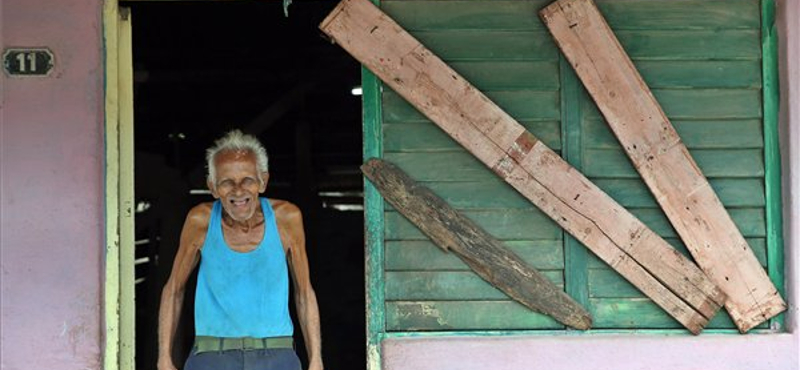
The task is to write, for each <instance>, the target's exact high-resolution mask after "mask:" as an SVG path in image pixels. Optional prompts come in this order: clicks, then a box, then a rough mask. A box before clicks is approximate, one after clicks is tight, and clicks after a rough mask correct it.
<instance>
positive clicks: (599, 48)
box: [540, 0, 786, 332]
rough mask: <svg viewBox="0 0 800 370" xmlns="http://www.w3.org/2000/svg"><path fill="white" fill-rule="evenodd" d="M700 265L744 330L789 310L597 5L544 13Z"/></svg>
mask: <svg viewBox="0 0 800 370" xmlns="http://www.w3.org/2000/svg"><path fill="white" fill-rule="evenodd" d="M540 15H541V18H542V19H543V20H544V23H545V24H546V25H547V27H548V28H549V30H550V32H551V33H552V34H553V37H554V38H555V40H556V43H557V44H558V46H559V48H561V50H562V51H563V53H564V55H566V57H567V59H568V60H569V61H570V63H571V64H572V66H573V67H574V68H575V71H576V73H577V75H578V77H580V79H581V81H583V84H584V86H586V89H587V90H588V91H589V94H590V95H591V96H592V98H593V99H594V101H595V102H596V103H597V106H598V108H599V109H600V111H601V112H602V114H603V116H604V117H605V119H606V122H608V125H609V126H610V127H611V129H612V130H613V131H614V133H615V135H616V136H617V139H618V140H619V142H620V143H621V144H622V147H623V148H624V149H625V152H627V154H628V157H630V159H631V161H632V162H633V164H634V166H635V167H636V169H637V170H638V171H639V173H640V174H641V176H642V178H643V179H644V181H645V183H646V184H647V186H648V187H649V188H650V191H651V192H652V193H653V195H654V196H655V199H656V200H657V201H658V203H659V205H660V206H661V208H662V209H663V210H664V212H665V213H666V215H667V217H668V218H669V220H670V221H671V223H672V226H673V227H675V230H676V231H677V232H678V234H679V235H680V236H681V238H682V239H683V241H684V243H685V244H686V247H687V248H688V249H689V251H690V252H691V253H692V256H694V258H695V260H696V261H697V263H698V264H699V265H700V267H701V268H702V269H703V271H705V272H706V274H707V275H708V276H709V277H710V278H711V279H712V280H713V281H714V283H715V284H716V285H717V286H719V287H720V288H721V289H722V290H723V291H724V292H725V293H726V294H727V296H728V300H727V302H726V303H725V308H726V309H727V310H728V313H730V315H731V318H732V319H733V321H734V323H735V324H736V326H737V327H738V328H739V330H740V331H741V332H746V331H748V330H749V329H751V328H753V327H755V326H756V325H758V324H760V323H762V322H764V321H766V320H768V319H769V318H771V317H773V316H775V315H777V314H779V313H780V312H782V311H784V310H785V309H786V303H785V302H784V301H783V299H782V298H781V296H780V295H779V294H778V291H777V290H776V288H775V286H774V285H773V284H772V282H771V281H770V279H769V277H768V276H767V274H766V272H765V271H764V269H763V268H762V267H761V264H760V263H759V262H758V260H757V259H756V256H755V254H754V253H753V251H752V250H751V249H750V247H749V246H748V244H747V242H746V241H745V239H744V237H743V236H742V233H741V232H739V230H738V228H737V227H736V225H735V224H734V222H733V220H732V219H731V217H730V215H729V214H728V212H727V211H726V210H725V208H724V207H723V205H722V202H720V200H719V198H718V197H717V195H716V193H715V192H714V190H713V189H712V188H711V185H710V184H709V183H708V180H707V179H706V178H705V176H703V174H702V173H701V171H700V169H699V167H698V166H697V164H696V163H695V161H694V159H693V158H692V156H691V155H690V154H689V150H688V149H687V148H686V145H684V144H683V142H682V141H681V139H680V137H679V136H678V134H677V132H676V131H675V129H674V128H673V126H672V124H671V123H670V121H669V119H668V118H667V116H666V114H665V113H664V111H663V110H662V109H661V106H660V105H659V104H658V102H657V101H656V99H655V97H654V96H653V94H652V92H651V91H650V89H649V88H648V87H647V84H645V82H644V80H643V79H642V77H641V75H639V73H638V71H637V70H636V68H635V67H634V65H633V62H632V61H631V59H630V58H629V57H628V55H627V54H626V53H625V51H624V49H623V48H622V45H620V43H619V41H618V40H617V38H616V37H615V35H614V33H613V32H612V30H611V28H610V27H609V26H608V23H606V21H605V18H603V15H602V14H601V13H600V11H599V10H598V9H597V7H596V6H595V4H594V2H592V0H558V1H556V2H554V3H552V4H550V5H549V6H547V7H546V8H544V9H542V10H541V12H540Z"/></svg>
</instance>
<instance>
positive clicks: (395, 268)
mask: <svg viewBox="0 0 800 370" xmlns="http://www.w3.org/2000/svg"><path fill="white" fill-rule="evenodd" d="M550 2H551V1H550V0H531V1H496V0H493V1H489V0H472V1H467V0H448V1H444V0H436V1H434V0H411V1H410V0H402V1H401V0H382V1H381V4H380V5H381V6H382V8H383V9H384V10H385V11H386V12H387V13H388V14H389V15H390V16H392V17H393V18H394V19H395V20H397V22H398V23H399V24H400V25H402V26H403V27H404V28H406V29H407V30H408V31H409V32H410V33H411V34H412V35H414V36H415V37H417V38H419V39H420V41H422V43H423V44H425V45H426V46H427V47H428V48H430V49H431V50H432V51H433V52H434V53H436V54H437V55H439V56H440V57H441V58H442V59H443V60H444V61H445V62H447V63H448V64H450V65H451V66H452V67H453V68H454V69H456V70H457V71H459V72H460V73H461V74H462V75H464V77H465V78H466V79H467V80H469V81H470V82H472V83H473V84H474V85H475V86H476V87H478V88H479V89H480V90H481V91H483V92H485V93H486V94H487V95H488V96H489V97H490V98H491V99H493V100H494V101H495V102H497V103H498V105H500V106H501V107H502V108H504V109H506V111H508V112H509V113H510V114H511V115H512V116H514V117H515V118H516V119H517V120H518V121H520V123H522V124H523V125H524V126H526V127H527V128H528V129H529V130H530V131H531V132H532V133H533V134H534V135H536V136H537V137H539V138H541V139H542V140H543V141H544V142H545V143H546V144H547V145H548V146H550V147H551V148H552V149H554V150H556V151H560V153H561V155H562V156H563V157H564V158H565V159H566V160H567V161H568V162H570V163H571V164H572V165H573V166H574V167H576V168H577V169H579V170H581V171H582V172H583V173H584V174H585V175H587V177H589V178H590V179H591V180H592V181H594V182H595V183H596V184H597V185H598V186H600V187H601V188H603V189H604V190H605V191H606V192H608V193H609V195H611V196H612V197H613V198H615V199H617V201H619V202H620V203H621V204H622V205H623V206H625V207H626V208H628V209H630V210H631V211H632V212H633V213H634V214H636V215H637V216H638V217H639V218H640V219H641V220H642V221H644V222H645V223H646V224H648V226H650V227H651V228H652V229H654V230H655V231H656V232H658V233H659V234H661V235H662V236H663V237H665V239H667V241H669V242H670V243H671V244H672V245H673V246H675V247H676V248H678V249H679V250H683V251H685V247H683V246H682V243H681V242H680V240H679V238H677V236H676V235H675V233H674V230H672V228H671V226H670V225H669V222H668V221H667V220H666V218H665V217H664V215H663V213H662V212H661V211H660V209H659V208H658V206H657V205H656V203H655V201H654V200H653V198H652V195H651V194H650V193H649V191H648V190H647V188H646V187H645V186H644V184H643V182H642V181H641V178H640V177H639V176H638V173H636V172H635V170H633V167H632V166H631V165H630V162H629V161H628V159H627V157H626V156H625V155H624V152H623V151H622V149H621V148H620V146H619V143H617V141H616V139H615V138H614V137H613V134H612V133H611V132H610V130H609V129H608V127H607V125H606V124H605V122H604V121H603V119H602V117H601V116H600V115H599V113H598V112H597V109H596V107H595V106H594V103H593V102H592V101H591V99H590V98H589V97H588V95H587V94H586V93H585V91H584V90H583V87H582V85H581V82H580V81H579V80H578V79H577V77H576V76H575V74H574V72H573V71H572V69H571V67H570V66H569V64H568V63H567V62H566V61H565V60H564V58H563V55H562V54H561V53H560V52H559V51H558V49H557V48H556V46H555V45H554V43H553V41H552V37H551V36H550V35H549V33H547V30H546V29H544V27H543V25H542V24H541V22H540V21H539V19H538V18H537V16H536V14H537V11H538V9H540V8H541V7H543V6H544V5H546V4H548V3H550ZM597 3H598V6H599V7H600V10H601V12H603V13H604V15H605V16H606V19H607V20H608V22H609V24H610V25H611V27H612V29H614V31H615V33H616V34H617V37H618V38H619V39H620V42H621V43H622V44H623V46H624V47H625V49H626V51H627V52H628V53H629V55H630V56H631V58H632V59H633V61H634V64H635V65H636V66H637V69H639V71H640V73H641V74H642V76H643V77H644V79H645V81H646V82H647V83H648V85H649V86H650V87H651V89H652V91H653V93H654V95H655V96H656V98H657V99H658V100H659V102H660V103H661V104H662V107H663V108H664V110H665V112H666V113H667V115H668V116H669V117H670V119H671V120H672V122H673V124H674V125H675V127H676V129H677V131H678V133H679V134H681V137H682V139H683V140H684V142H685V143H686V144H687V146H688V147H689V149H690V151H691V152H692V154H693V156H694V158H695V159H696V160H697V162H698V163H699V165H700V167H701V169H702V170H703V171H704V173H705V174H706V175H707V177H709V179H710V182H711V184H712V186H713V187H714V188H715V190H716V191H717V193H718V195H719V196H720V198H721V200H722V202H723V203H724V204H725V206H726V208H728V210H729V212H730V213H731V215H732V217H733V218H734V221H735V222H736V223H737V225H738V226H739V228H740V230H741V231H742V233H743V234H744V235H745V237H746V238H747V239H748V242H749V243H750V244H751V247H752V248H753V249H754V251H755V252H756V255H757V256H758V258H759V260H760V261H761V262H762V264H763V265H764V266H765V267H766V268H767V271H768V274H769V276H770V278H771V279H772V281H773V282H774V283H775V285H776V286H777V287H778V290H779V291H780V292H781V294H783V293H784V287H783V240H782V237H781V231H782V224H781V222H782V221H781V208H782V206H781V198H780V195H781V191H780V157H779V148H778V132H777V124H778V122H777V112H778V106H777V104H778V86H777V81H778V79H777V74H778V67H777V40H776V31H775V23H774V8H775V6H774V2H773V0H738V1H720V0H682V1H664V0H657V1H619V0H597ZM362 86H363V92H364V95H363V99H364V112H363V113H364V158H365V159H367V158H371V157H379V158H385V159H387V160H389V161H392V162H395V163H397V164H399V165H400V167H401V168H403V169H405V170H406V171H407V172H409V173H410V174H411V176H412V177H414V178H416V179H417V180H418V181H421V182H423V183H424V184H426V185H428V186H429V187H431V188H432V189H433V190H434V191H435V192H436V193H438V194H439V195H440V196H442V197H443V198H445V199H446V200H447V201H448V202H449V203H450V204H451V205H453V206H454V207H456V208H458V209H461V210H462V211H464V213H465V214H466V215H467V216H468V217H471V218H473V219H474V220H475V221H476V222H477V223H479V224H481V225H482V226H484V228H485V229H486V230H487V231H488V232H489V233H491V234H493V235H495V236H496V237H498V238H500V239H502V240H504V241H505V242H506V244H507V245H508V246H509V248H511V249H513V250H515V251H516V252H517V253H519V254H520V255H521V256H522V257H523V258H524V259H526V260H527V261H529V263H530V264H531V265H532V266H534V267H537V268H539V269H540V270H542V271H543V272H545V274H547V275H548V276H550V277H551V278H552V279H553V280H554V282H556V283H557V284H559V285H561V286H563V287H564V289H565V291H566V292H567V293H569V294H570V295H571V296H572V297H573V298H574V299H576V300H577V301H578V302H579V303H581V304H583V305H584V306H585V307H587V308H588V309H589V310H590V312H592V314H593V316H594V318H595V328H597V329H592V330H591V331H589V333H591V332H609V331H614V332H616V331H623V332H632V330H635V331H636V332H648V333H665V334H671V333H675V334H680V333H686V331H685V330H683V329H682V328H681V326H680V324H678V323H677V322H676V321H674V320H673V319H672V318H670V317H669V316H668V315H666V314H665V313H663V312H662V311H661V310H660V309H659V308H658V307H656V306H655V305H654V304H652V302H649V300H648V299H646V297H644V296H643V295H641V293H639V292H638V291H636V289H635V288H633V287H632V286H631V285H630V284H629V283H627V282H626V281H624V279H622V278H621V277H619V276H618V275H617V274H616V273H615V272H614V271H613V270H610V269H608V268H607V267H604V265H603V263H602V262H600V261H599V260H597V259H596V257H594V256H592V255H591V253H589V251H587V249H586V248H585V247H583V246H582V245H580V243H579V242H577V241H576V240H574V239H573V238H571V237H570V236H569V235H568V234H566V233H564V232H563V230H561V229H560V228H558V226H557V225H555V223H553V222H552V221H550V220H549V219H548V218H547V217H546V216H544V215H543V214H542V213H541V212H539V211H538V210H537V209H536V207H535V206H533V205H532V204H530V202H528V201H527V200H525V199H524V198H522V197H521V196H519V195H517V194H516V193H515V192H514V190H513V189H511V188H510V187H509V186H507V185H506V184H504V183H502V181H501V180H499V178H496V176H494V174H493V173H492V172H491V171H490V170H489V169H488V168H485V167H484V166H483V165H482V164H480V163H479V162H477V160H474V159H473V158H472V157H471V156H470V155H469V153H467V152H466V151H464V150H463V149H462V148H460V147H459V146H458V145H457V144H456V143H455V142H454V141H452V140H451V139H449V138H447V137H446V135H445V134H444V133H442V132H441V130H439V129H438V128H437V127H435V125H433V124H432V123H430V122H428V121H427V120H426V118H425V117H424V116H422V115H421V114H420V113H418V112H416V111H415V110H414V109H413V108H412V107H411V106H410V105H408V104H407V103H405V102H404V101H403V100H402V98H400V97H398V96H397V95H396V94H394V93H393V92H392V91H391V90H390V89H389V88H388V87H386V88H384V87H383V86H382V85H381V83H380V81H378V80H377V79H376V78H375V76H374V75H372V74H371V73H370V72H369V71H367V70H363V72H362ZM455 167H458V168H460V169H459V170H454V169H453V168H455ZM364 186H365V192H364V196H365V220H366V257H367V260H366V261H367V262H366V264H367V266H366V268H367V270H366V274H367V294H368V297H367V321H368V323H367V325H368V344H369V351H370V358H371V359H374V358H376V357H375V356H374V353H377V352H378V351H379V350H380V349H379V345H378V344H379V343H380V340H382V339H383V338H387V337H401V336H428V335H435V336H442V335H504V334H512V333H513V334H522V333H533V334H536V333H542V334H549V333H563V332H564V331H566V330H567V329H564V328H563V326H561V325H560V324H558V323H557V322H555V321H553V320H552V319H549V318H547V317H545V316H543V315H539V314H536V313H532V312H530V311H527V310H526V309H524V308H523V307H522V306H520V305H517V304H516V303H513V302H510V301H508V299H507V298H504V297H503V296H502V293H499V292H497V291H494V290H493V288H491V287H489V286H488V285H487V284H486V283H485V282H483V281H481V280H480V279H479V278H477V277H475V276H474V275H472V274H471V273H470V272H469V270H467V269H465V268H463V266H461V265H460V264H459V262H458V261H457V259H456V258H455V257H453V256H448V255H445V254H444V253H442V252H441V251H439V250H438V249H436V248H435V247H433V246H432V245H431V244H430V243H429V242H427V241H426V238H424V236H421V234H420V233H418V232H416V231H415V230H414V227H413V226H412V225H411V224H410V223H408V222H407V221H405V220H403V219H402V216H400V215H398V214H397V213H396V212H394V211H393V210H392V209H391V207H390V206H388V205H386V204H385V203H384V202H383V200H382V198H381V197H380V194H379V193H378V192H377V191H376V190H375V188H374V187H372V185H371V184H370V183H369V182H368V181H365V183H364ZM782 328H783V315H779V316H778V317H776V318H773V319H772V320H770V321H769V322H768V323H765V324H763V325H761V326H759V327H758V328H757V329H755V331H762V332H774V331H782V330H783V329H782ZM706 331H707V332H708V331H711V332H719V333H735V332H736V330H735V327H734V326H733V324H732V322H731V321H730V318H729V317H728V316H727V313H725V312H722V311H721V312H720V313H719V314H718V315H717V316H716V317H715V318H714V320H712V322H711V323H710V324H709V326H708V327H707V330H706ZM373 352H374V353H373Z"/></svg>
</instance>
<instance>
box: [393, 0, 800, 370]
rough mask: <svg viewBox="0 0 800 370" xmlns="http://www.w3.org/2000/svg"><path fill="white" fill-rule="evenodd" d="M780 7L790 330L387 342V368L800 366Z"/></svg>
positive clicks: (796, 194) (799, 262)
mask: <svg viewBox="0 0 800 370" xmlns="http://www.w3.org/2000/svg"><path fill="white" fill-rule="evenodd" d="M777 4H778V14H777V17H778V30H779V34H780V48H781V49H780V58H781V99H782V101H781V110H782V111H781V125H782V126H781V134H782V135H781V140H782V141H781V145H782V154H783V155H782V158H783V176H784V181H783V189H784V197H783V199H784V207H785V212H784V226H785V230H786V232H785V242H786V255H785V261H786V267H787V274H786V288H787V289H786V290H787V294H786V296H787V297H786V298H787V299H788V301H789V304H790V308H789V312H788V314H787V318H788V319H787V328H788V330H789V333H785V334H769V335H756V334H748V335H711V334H703V335H701V336H699V337H690V336H654V335H630V334H628V335H580V336H577V335H575V336H571V335H562V336H519V337H485V338H452V337H451V338H427V339H422V338H403V339H389V340H385V341H384V342H383V346H382V350H383V369H384V370H399V369H408V370H428V369H430V370H434V369H435V370H441V369H459V370H479V369H480V370H484V369H485V370H494V369H525V370H537V369H542V370H544V369H546V370H567V369H570V370H586V369H613V370H651V369H652V370H671V369H674V370H679V369H680V370H695V369H697V370H700V369H702V370H712V369H713V370H761V369H763V370H796V369H800V359H799V358H798V352H800V333H799V332H800V326H798V317H800V314H799V313H798V306H797V302H798V299H800V271H798V270H800V1H797V0H777Z"/></svg>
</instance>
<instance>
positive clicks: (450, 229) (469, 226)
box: [361, 159, 592, 330]
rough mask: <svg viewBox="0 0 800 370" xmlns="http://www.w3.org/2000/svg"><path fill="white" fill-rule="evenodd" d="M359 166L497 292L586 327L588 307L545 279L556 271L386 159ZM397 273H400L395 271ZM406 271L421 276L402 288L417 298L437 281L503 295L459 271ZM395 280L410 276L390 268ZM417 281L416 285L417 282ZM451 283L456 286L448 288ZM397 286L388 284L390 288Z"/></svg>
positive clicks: (466, 290) (403, 210) (476, 293)
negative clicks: (536, 264)
mask: <svg viewBox="0 0 800 370" xmlns="http://www.w3.org/2000/svg"><path fill="white" fill-rule="evenodd" d="M361 171H362V172H363V173H364V175H365V176H366V177H367V178H368V179H369V180H370V181H371V182H372V183H373V184H374V185H375V187H376V188H377V189H378V190H379V191H380V193H381V195H383V197H384V198H385V199H386V200H387V201H389V203H391V204H392V205H393V206H394V207H395V208H396V209H397V210H398V211H400V212H401V213H402V214H403V216H405V217H406V218H408V219H409V220H410V221H411V222H413V223H414V225H416V226H417V227H418V228H419V229H420V230H421V231H422V232H424V233H425V235H427V236H428V237H430V238H431V240H433V241H434V242H435V243H436V244H437V245H438V246H439V247H441V248H442V249H443V250H444V251H452V252H453V253H455V254H457V255H458V257H459V258H461V260H462V261H464V263H465V264H467V265H468V266H469V267H470V268H472V270H473V271H474V272H475V273H476V274H478V275H479V276H480V277H481V278H483V279H484V280H486V281H487V282H489V283H490V284H492V285H493V286H495V287H497V288H498V289H500V290H501V291H502V292H503V293H505V294H506V295H508V296H509V297H511V298H513V299H514V300H516V301H518V302H520V303H522V304H523V305H525V306H526V307H528V308H530V309H532V310H535V311H537V312H541V313H545V314H547V315H549V316H551V317H553V318H554V319H556V320H558V321H559V322H561V323H564V324H565V325H569V326H571V327H573V328H577V329H583V330H586V329H589V328H590V327H591V324H592V319H591V316H590V315H589V313H588V312H586V310H585V309H584V308H583V307H581V306H580V305H579V304H578V303H577V302H575V301H573V300H572V298H570V297H569V296H568V295H567V294H566V293H564V292H563V291H562V290H561V288H559V287H557V286H556V285H555V284H554V283H553V282H552V281H551V280H563V277H562V276H560V275H559V276H558V279H556V278H555V277H553V276H552V274H550V276H548V275H545V274H543V273H541V272H539V271H537V270H536V269H533V268H531V267H529V266H528V265H527V264H526V263H525V261H523V260H522V259H521V258H519V257H518V256H517V255H516V254H514V253H512V252H510V251H509V250H508V249H507V248H505V247H504V246H503V244H502V243H501V242H500V241H499V240H497V239H495V238H494V237H492V236H491V235H489V233H487V232H486V231H484V230H483V229H481V228H480V227H479V226H478V225H476V224H475V223H474V222H473V221H472V220H470V219H468V218H467V217H465V216H464V215H462V214H460V213H458V212H456V210H454V209H453V208H452V207H450V206H449V205H447V203H445V202H444V200H442V199H441V198H439V197H438V196H436V195H435V194H434V193H433V192H432V191H431V190H430V189H428V188H426V187H424V186H422V185H420V184H419V183H417V182H416V181H414V180H413V179H411V177H409V176H408V175H407V174H406V173H405V172H403V171H402V170H400V169H399V168H397V167H396V166H394V165H392V164H391V163H389V162H386V161H383V160H380V159H371V160H369V161H367V163H365V164H364V165H362V166H361ZM397 274H401V275H402V274H403V273H395V275H397ZM412 274H414V276H416V277H417V278H418V279H419V280H420V281H422V282H421V284H410V285H412V286H410V287H409V286H408V285H409V284H404V285H403V286H402V287H403V288H409V291H408V292H407V293H406V294H403V295H404V296H414V295H415V294H416V295H417V296H416V297H415V298H420V299H424V298H426V297H427V295H430V294H433V295H434V296H441V293H440V292H439V294H437V292H436V290H437V288H436V287H441V288H440V290H441V291H449V292H451V293H456V294H461V295H464V296H466V297H467V298H469V296H470V295H474V297H477V299H486V298H494V299H498V298H503V297H498V296H492V294H496V293H495V292H497V291H496V290H491V289H481V284H480V283H477V282H473V284H465V283H464V282H465V279H464V274H463V273H422V272H412ZM468 276H469V275H468ZM395 280H398V281H403V282H413V279H408V278H398V279H393V278H392V274H389V276H387V284H391V283H392V282H393V281H395ZM467 281H468V280H467ZM420 285H421V286H422V288H419V286H420ZM454 285H458V287H459V288H462V289H461V290H458V289H453V288H454ZM470 285H472V286H471V287H470ZM415 286H416V288H415ZM398 288H399V287H398ZM484 288H485V287H484ZM401 290H402V289H389V291H393V292H400V291H401ZM420 294H422V295H420ZM387 299H391V296H387ZM473 299H475V298H473Z"/></svg>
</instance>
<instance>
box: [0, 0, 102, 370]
mask: <svg viewBox="0 0 800 370" xmlns="http://www.w3.org/2000/svg"><path fill="white" fill-rule="evenodd" d="M101 4H102V3H101V1H100V0H67V1H47V0H2V1H0V44H2V47H3V48H7V47H48V48H50V49H51V50H52V51H53V53H54V54H55V58H56V67H55V70H53V72H52V74H51V75H50V76H49V77H45V78H9V77H7V76H5V74H3V73H0V75H2V77H0V79H1V80H0V86H1V87H0V95H1V97H2V103H0V104H1V105H0V109H1V111H0V161H1V162H0V263H1V265H0V266H2V274H1V275H0V285H1V286H2V293H1V294H2V295H1V296H0V300H1V301H2V303H0V308H1V309H2V325H1V326H0V330H1V332H0V333H1V334H0V350H2V353H0V358H1V360H0V368H2V369H3V370H23V369H24V370H28V369H100V368H102V348H101V343H102V333H101V327H102V326H101V325H102V319H103V317H102V309H101V303H102V300H103V296H102V279H103V271H104V270H103V263H104V259H103V250H104V242H103V240H104V239H103V238H104V235H103V233H104V225H103V220H104V215H103V199H104V197H103V160H104V150H103V115H102V109H103V85H102V83H103V82H102V78H103V67H102V64H101V60H102V59H101V54H100V52H101V50H102V44H101V41H102V39H101V35H102V23H101Z"/></svg>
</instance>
